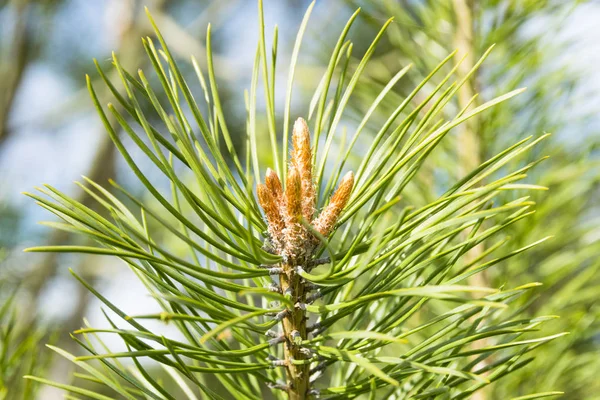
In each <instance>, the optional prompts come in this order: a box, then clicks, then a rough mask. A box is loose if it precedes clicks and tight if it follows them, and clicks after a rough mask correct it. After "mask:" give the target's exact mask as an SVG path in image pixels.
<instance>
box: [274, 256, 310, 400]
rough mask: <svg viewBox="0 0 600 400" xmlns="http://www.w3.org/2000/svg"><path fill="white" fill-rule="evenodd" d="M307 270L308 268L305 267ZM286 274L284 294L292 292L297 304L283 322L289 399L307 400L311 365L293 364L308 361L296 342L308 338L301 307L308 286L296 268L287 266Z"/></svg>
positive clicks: (304, 313)
mask: <svg viewBox="0 0 600 400" xmlns="http://www.w3.org/2000/svg"><path fill="white" fill-rule="evenodd" d="M303 268H306V266H303ZM283 271H284V273H283V274H282V275H280V280H281V289H282V291H283V293H286V292H287V293H289V292H291V295H292V302H293V303H294V304H296V307H294V309H293V310H290V312H289V313H288V314H287V315H286V317H285V318H284V319H283V321H282V325H283V333H284V335H285V337H286V344H285V361H286V362H287V364H286V374H287V380H288V385H289V387H288V397H289V398H290V399H292V400H299V399H305V398H306V397H307V393H308V390H309V387H308V386H309V364H308V363H306V364H301V365H298V364H297V363H296V364H295V363H293V361H296V362H297V361H301V360H305V359H307V355H306V354H305V353H303V352H301V351H300V345H299V343H298V342H296V341H295V340H299V339H301V340H305V339H306V338H307V336H306V333H307V332H306V320H307V318H306V311H305V310H304V309H303V307H301V305H303V304H304V302H305V301H306V286H305V283H304V282H303V279H302V277H301V276H300V275H298V274H297V273H296V272H295V270H294V266H292V265H289V264H285V265H284V266H283Z"/></svg>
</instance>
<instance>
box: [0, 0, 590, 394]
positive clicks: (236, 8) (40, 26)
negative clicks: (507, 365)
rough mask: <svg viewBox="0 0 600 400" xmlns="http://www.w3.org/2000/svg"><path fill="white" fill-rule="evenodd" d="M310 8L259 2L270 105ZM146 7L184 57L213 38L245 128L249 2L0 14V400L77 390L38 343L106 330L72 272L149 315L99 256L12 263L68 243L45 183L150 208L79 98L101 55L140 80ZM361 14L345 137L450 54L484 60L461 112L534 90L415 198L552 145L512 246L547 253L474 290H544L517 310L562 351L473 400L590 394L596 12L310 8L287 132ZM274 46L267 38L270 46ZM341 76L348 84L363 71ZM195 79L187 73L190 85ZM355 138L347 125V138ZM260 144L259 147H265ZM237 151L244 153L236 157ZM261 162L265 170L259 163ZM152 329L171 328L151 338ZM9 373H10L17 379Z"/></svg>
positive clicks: (22, 9)
mask: <svg viewBox="0 0 600 400" xmlns="http://www.w3.org/2000/svg"><path fill="white" fill-rule="evenodd" d="M308 4H309V2H308V1H304V0H265V1H264V6H265V17H266V25H267V32H271V31H272V29H273V27H274V25H275V24H278V26H279V55H278V68H279V72H278V76H279V75H281V79H279V78H278V86H277V87H276V89H277V99H276V100H278V101H280V102H282V101H283V97H284V93H285V84H286V82H285V77H287V65H288V64H289V58H290V55H291V50H292V46H293V41H294V38H295V35H296V30H297V28H298V26H299V24H300V21H301V19H302V17H303V14H304V11H305V10H306V8H307V7H308ZM144 6H147V7H148V8H149V9H150V10H151V12H152V14H153V16H154V17H155V19H156V21H157V23H158V25H159V27H160V28H161V30H162V32H163V34H164V35H165V37H166V40H167V42H169V43H170V44H171V46H172V50H174V51H175V52H176V53H177V54H176V55H177V56H178V57H180V58H181V59H182V60H189V56H190V55H194V56H195V57H196V58H198V60H199V61H200V63H201V64H202V63H203V60H204V59H205V47H204V46H205V44H204V40H205V37H206V27H207V25H208V23H211V24H212V32H213V47H214V49H213V50H214V51H215V53H216V54H217V55H216V57H215V63H216V65H217V74H218V76H217V78H218V79H219V82H220V87H219V89H220V91H221V96H222V100H223V102H224V104H223V108H224V109H225V110H226V113H227V115H226V117H227V118H228V121H229V127H230V131H231V132H232V135H234V138H235V132H242V130H243V129H245V121H246V115H245V107H244V90H245V89H248V88H249V86H250V79H251V72H252V66H253V59H254V52H255V46H256V40H257V37H258V31H257V28H258V17H257V5H256V1H254V0H238V1H234V0H213V1H208V0H204V1H198V0H171V1H166V0H165V1H159V0H143V1H139V0H104V1H89V0H0V318H1V324H2V336H1V337H0V379H1V380H0V399H2V398H6V399H30V398H40V399H55V398H63V394H62V393H59V392H58V391H53V390H50V389H47V388H40V390H39V391H37V393H36V390H37V389H38V388H37V387H33V386H31V387H30V386H26V385H24V384H23V382H22V380H21V376H23V375H24V374H25V373H28V371H32V370H33V371H34V372H35V371H37V370H39V371H41V370H47V371H50V372H49V374H47V375H50V376H51V377H52V378H53V379H55V380H58V381H60V382H70V381H71V373H72V372H73V371H72V367H71V365H69V364H67V363H65V362H63V361H61V360H59V359H58V358H50V354H49V352H48V351H47V350H46V349H44V347H43V344H45V343H48V342H51V343H58V344H59V345H60V346H61V347H63V348H66V349H69V350H71V351H79V350H77V349H76V344H75V343H74V342H73V341H72V340H71V339H70V337H69V333H70V332H72V331H73V330H75V329H77V328H79V327H80V326H81V325H82V320H83V318H84V317H85V318H87V319H88V320H89V321H90V324H92V325H94V326H102V325H105V324H106V322H105V321H104V320H103V318H102V315H101V312H100V306H99V303H98V302H97V301H94V300H93V299H92V297H91V296H90V295H89V294H88V292H87V290H86V289H85V288H84V287H82V286H81V285H79V284H78V283H77V281H76V280H75V279H73V278H72V276H71V275H70V274H69V268H72V269H74V270H76V271H77V272H78V273H79V274H80V275H82V276H84V277H85V278H86V279H87V280H88V281H89V282H92V283H93V285H94V286H95V287H96V288H97V289H99V291H100V292H101V293H103V294H104V295H105V296H106V297H108V298H109V299H110V300H111V301H113V302H114V303H116V304H117V305H119V306H121V307H122V308H123V309H125V310H127V311H128V312H130V313H132V314H142V313H153V312H159V311H160V310H159V308H158V305H157V304H155V303H154V302H153V301H152V300H151V299H150V298H148V296H147V295H146V294H145V290H144V288H143V286H142V285H141V284H140V283H138V281H137V279H136V277H135V276H134V275H133V273H131V272H130V271H129V270H128V269H127V268H126V266H125V265H124V264H122V263H120V262H118V261H114V260H112V259H108V258H103V257H98V256H82V255H77V256H75V255H73V256H64V255H59V256H57V255H56V254H30V253H23V249H24V248H26V247H29V246H33V245H40V244H52V245H58V244H66V243H74V242H76V241H77V240H80V239H77V238H74V237H70V236H69V235H68V234H66V233H64V232H59V231H53V230H50V229H48V228H46V227H44V226H41V225H39V224H37V222H38V221H42V220H52V216H51V215H50V214H49V213H48V212H46V211H45V210H44V209H43V208H41V207H39V206H37V205H36V204H35V202H34V201H32V200H31V199H29V198H27V197H26V196H24V195H22V194H21V192H30V191H33V190H34V187H35V186H39V185H43V184H50V185H52V186H54V187H57V188H58V189H60V190H62V191H64V192H66V193H70V194H72V195H73V196H76V197H78V198H79V199H81V200H82V201H83V202H84V203H86V204H90V205H91V204H93V203H92V202H91V201H90V199H87V198H86V194H85V193H84V192H82V191H80V190H78V187H77V186H76V185H75V184H74V183H73V181H74V180H79V179H80V177H81V175H85V176H87V177H89V178H91V179H92V180H94V181H97V182H100V183H105V182H106V181H107V180H108V179H109V178H114V179H116V180H117V181H119V182H120V183H121V184H123V185H124V186H126V187H128V188H130V189H131V190H132V191H133V192H135V191H136V188H137V192H138V193H139V194H141V195H142V196H143V191H142V187H141V185H140V184H138V183H137V182H136V180H135V177H134V176H133V174H132V173H131V172H130V171H129V170H128V169H127V167H126V165H125V163H124V162H123V160H121V159H120V157H119V156H118V154H116V151H115V148H114V147H113V145H112V142H110V139H109V137H108V135H107V134H106V133H105V131H104V128H103V127H102V126H101V123H100V120H99V118H98V117H97V116H96V113H95V111H94V109H93V107H92V103H91V101H90V100H89V97H88V93H87V90H86V88H85V74H86V73H87V74H90V75H91V76H92V79H93V80H98V77H97V74H96V73H95V66H94V64H93V61H92V59H93V58H96V59H97V60H98V62H99V63H100V64H101V65H102V66H103V67H104V68H105V69H106V70H110V64H111V62H110V57H111V51H115V52H116V53H118V54H119V56H120V59H121V62H122V63H123V64H124V65H125V66H126V67H127V68H129V69H130V70H135V69H137V68H142V69H144V68H146V69H147V68H148V67H149V65H148V60H147V58H146V57H145V55H144V51H143V47H142V45H141V40H140V38H141V37H142V36H146V35H150V34H151V27H150V25H149V23H148V20H147V18H146V16H145V13H144ZM357 7H362V13H361V16H360V17H359V20H358V23H357V24H356V26H355V27H354V28H353V31H352V32H351V39H352V41H353V42H354V55H356V57H358V59H360V56H361V55H362V54H363V53H364V51H365V50H366V48H367V47H368V45H369V43H370V41H371V40H372V38H373V36H374V35H375V34H376V32H377V31H378V30H379V28H380V27H381V25H382V24H383V23H384V22H385V21H386V20H387V19H388V18H389V17H390V16H394V17H395V21H394V23H393V24H392V25H391V26H390V28H389V29H388V31H387V33H386V37H385V38H384V40H383V41H382V44H381V45H380V46H379V48H378V50H377V52H376V56H375V57H374V59H373V61H372V62H371V63H370V64H369V67H368V69H367V71H366V77H365V78H364V79H365V83H367V84H363V85H360V86H359V88H360V89H358V90H357V93H356V94H355V96H354V97H353V99H352V100H351V104H350V105H351V109H352V112H351V115H349V116H348V117H347V118H348V120H349V121H358V120H360V115H361V113H363V114H364V112H366V108H367V107H368V105H369V104H371V103H372V100H373V98H374V97H376V95H377V93H378V91H379V90H381V88H382V87H383V86H385V84H386V82H387V81H388V80H389V79H390V78H391V77H392V76H393V75H394V74H395V73H396V72H397V71H398V70H400V69H401V68H402V67H404V66H406V65H408V64H409V63H412V64H413V68H412V69H411V71H410V72H409V74H408V75H407V76H408V79H406V80H403V81H402V83H401V84H399V85H397V86H395V87H394V95H393V96H388V98H386V100H385V102H384V104H383V106H382V107H381V108H380V110H379V111H377V113H379V115H378V116H377V117H378V118H379V120H384V119H385V118H386V111H387V112H390V111H391V110H393V109H394V108H395V107H396V106H397V104H398V103H399V102H400V101H401V100H402V99H403V98H404V96H405V95H406V94H407V93H409V92H410V91H411V90H412V89H413V88H414V87H415V86H416V85H417V84H418V83H419V82H420V81H421V79H423V78H424V77H425V76H427V74H428V73H429V72H430V71H431V70H432V69H433V68H434V67H435V65H436V64H437V63H438V62H439V61H440V60H441V59H443V58H444V57H446V56H447V55H448V54H449V53H450V52H451V51H453V50H454V49H458V51H459V55H460V56H462V55H465V54H467V56H466V58H465V62H464V63H463V65H464V67H461V68H463V70H462V71H459V73H463V74H466V72H467V71H468V70H469V69H470V68H471V67H472V66H473V65H474V63H475V62H476V60H477V59H478V58H479V57H480V56H481V55H482V54H483V53H484V52H485V50H486V49H488V48H489V47H490V46H491V45H492V44H496V47H495V49H494V50H493V51H492V53H491V55H490V57H489V58H488V59H487V60H486V62H485V63H484V64H483V67H482V68H481V69H480V70H478V72H477V73H476V74H475V75H474V76H473V77H472V78H471V79H469V82H468V84H467V85H465V87H464V88H463V89H461V92H460V93H459V96H458V104H457V106H458V107H464V106H465V105H466V102H467V101H468V99H469V98H470V97H471V96H472V95H473V94H474V93H478V92H479V93H481V95H480V96H479V98H478V99H477V100H476V101H477V102H483V101H485V100H486V99H491V98H493V97H495V96H497V95H499V94H502V93H505V92H508V91H510V90H513V89H515V88H517V87H522V86H527V87H528V89H529V90H528V91H527V92H526V93H525V94H524V95H522V96H519V97H518V98H517V99H516V100H515V101H511V102H509V104H507V105H503V106H501V107H498V108H495V109H493V110H492V111H491V112H488V113H486V114H485V115H484V116H482V117H479V118H477V119H473V120H470V121H469V123H468V124H466V125H465V126H464V127H462V128H461V129H459V130H457V132H455V133H454V134H453V136H452V137H451V139H449V140H448V141H447V143H445V145H444V146H445V147H444V151H443V152H441V153H440V154H438V155H436V158H435V160H434V161H433V162H432V163H430V164H429V166H428V171H429V173H424V174H421V175H420V176H419V182H420V184H417V185H415V187H413V188H411V194H409V197H411V196H412V197H413V198H414V199H415V201H417V200H430V199H433V198H435V196H436V194H439V193H436V190H435V189H436V182H447V181H449V180H454V179H455V178H456V177H457V176H460V175H461V174H464V173H465V171H469V170H471V169H473V168H474V167H475V166H477V165H479V164H480V163H481V162H482V161H483V160H486V159H487V158H489V157H490V156H492V155H494V154H496V153H497V152H499V151H500V150H502V149H504V148H506V147H507V146H509V145H510V144H513V143H515V142H516V141H518V140H519V139H522V138H525V137H527V136H529V135H535V136H539V135H541V134H543V133H544V132H552V133H553V135H552V137H551V139H550V140H547V141H546V143H545V144H544V145H543V146H542V147H541V149H540V150H539V151H540V152H543V153H544V154H541V153H539V154H535V155H532V157H533V156H536V157H537V156H540V155H549V156H550V158H549V160H548V161H546V162H545V163H544V164H543V165H541V166H540V167H538V168H537V169H536V170H535V171H536V172H535V174H536V175H535V176H532V177H531V178H530V180H531V181H532V182H536V183H538V184H542V185H546V186H548V187H549V188H550V191H548V192H544V193H541V194H539V198H536V199H535V200H536V201H537V202H538V212H537V213H536V215H535V216H534V217H533V218H532V219H530V220H529V221H528V222H527V223H526V224H521V225H519V226H517V227H515V228H512V229H513V230H514V231H513V232H510V235H511V236H512V237H513V239H514V240H513V242H514V243H513V244H511V245H510V246H514V247H515V248H517V247H521V246H523V245H525V244H528V243H531V242H533V241H535V240H537V239H540V238H542V237H544V236H547V235H554V236H555V238H554V239H553V240H551V241H549V242H547V244H544V245H543V246H540V247H539V248H536V249H535V250H533V251H531V252H527V253H525V254H523V255H522V256H520V257H515V258H512V259H511V261H510V262H507V263H504V264H502V265H500V266H499V267H498V268H496V269H495V270H494V271H491V272H490V273H489V274H488V275H486V276H483V277H481V278H480V279H481V280H483V282H481V283H483V284H489V285H501V284H502V283H504V282H506V281H509V280H511V281H512V282H513V285H517V284H519V283H525V282H530V281H539V282H543V283H544V285H545V286H544V288H543V290H541V291H539V292H537V293H536V297H532V298H531V299H529V300H530V301H528V302H526V303H524V304H523V305H522V306H523V309H524V310H525V312H526V313H530V314H532V315H534V314H538V313H548V314H556V315H559V316H561V319H560V320H557V322H556V323H555V324H554V326H553V327H552V329H554V330H556V331H557V332H559V331H565V330H566V331H570V332H571V335H570V336H569V337H567V338H566V339H561V340H559V341H556V342H552V343H551V344H549V345H547V346H546V347H545V348H544V350H543V351H540V352H538V358H537V359H536V360H535V361H534V362H533V364H534V365H533V366H529V367H528V368H525V369H523V370H521V371H519V372H518V373H516V374H514V375H511V376H510V377H509V378H507V379H506V381H501V382H500V384H499V385H495V386H493V387H492V388H490V389H486V391H485V392H484V393H483V394H481V396H482V397H481V398H489V399H508V398H510V397H513V396H517V395H519V394H526V393H531V392H535V391H544V390H563V391H565V392H567V393H568V394H567V395H565V398H569V399H597V398H598V396H600V395H599V393H600V380H598V379H597V373H598V372H600V323H599V320H598V318H599V317H600V308H599V304H598V297H599V296H600V276H599V274H598V269H599V268H600V260H599V258H598V256H597V255H598V254H599V251H600V229H599V228H598V225H599V224H598V222H600V218H599V213H598V211H599V205H600V197H599V196H598V194H599V193H598V188H599V186H598V183H599V180H598V178H599V177H600V174H599V168H598V166H599V163H598V161H599V150H598V144H599V143H600V113H598V111H600V69H599V68H597V66H598V65H600V45H599V43H600V24H598V21H600V1H569V0H557V1H550V0H547V1H544V0H485V1H474V0H439V1H438V0H429V1H428V0H382V1H376V0H371V1H367V0H364V1H358V0H356V1H353V0H327V1H325V0H321V1H317V3H316V7H315V10H314V11H313V16H312V18H311V22H310V24H309V28H308V30H307V33H306V35H305V41H304V44H303V47H302V52H301V56H300V59H299V66H298V70H297V81H296V85H297V90H296V91H295V98H294V116H303V115H304V114H305V113H306V110H307V105H308V103H309V101H310V96H311V95H312V90H313V89H314V87H315V85H316V84H317V82H315V80H316V79H318V78H315V77H318V76H320V74H321V73H322V71H323V70H324V68H325V66H326V62H327V60H328V57H329V54H330V51H331V49H332V48H333V46H334V44H335V42H334V41H335V38H336V37H337V35H338V34H339V31H340V30H341V29H342V28H343V26H344V24H345V21H346V20H347V18H348V17H349V16H350V15H351V13H352V12H353V11H354V10H355V9H356V8H357ZM271 37H272V35H269V38H268V39H269V40H270V38H271ZM356 63H357V61H356V60H355V59H351V60H349V65H350V68H353V66H354V65H356ZM188 72H192V71H188ZM415 101H420V100H419V99H416V100H415ZM350 126H351V125H350ZM265 137H266V134H265ZM236 145H238V146H240V150H241V151H242V150H243V148H242V147H241V146H243V143H237V144H236ZM264 157H266V158H265V160H264V161H265V163H267V164H268V163H269V161H270V160H268V158H267V157H268V155H265V156H264ZM157 329H165V330H168V327H165V326H161V327H157ZM15 360H20V362H18V363H15V362H14V361H15Z"/></svg>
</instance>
